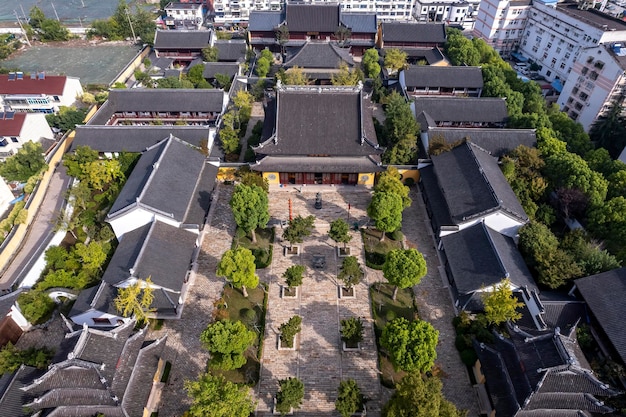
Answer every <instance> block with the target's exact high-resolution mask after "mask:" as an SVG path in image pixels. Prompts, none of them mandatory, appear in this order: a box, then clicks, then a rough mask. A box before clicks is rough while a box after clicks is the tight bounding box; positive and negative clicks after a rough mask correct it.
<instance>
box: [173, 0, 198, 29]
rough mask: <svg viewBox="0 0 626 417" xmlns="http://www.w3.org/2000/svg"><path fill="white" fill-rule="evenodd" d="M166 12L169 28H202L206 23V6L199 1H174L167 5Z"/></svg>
mask: <svg viewBox="0 0 626 417" xmlns="http://www.w3.org/2000/svg"><path fill="white" fill-rule="evenodd" d="M165 13H166V14H167V17H166V18H165V25H166V26H167V27H168V28H169V29H200V28H201V27H202V23H204V6H203V5H202V4H199V3H182V2H177V1H173V2H170V3H169V4H168V5H167V6H165Z"/></svg>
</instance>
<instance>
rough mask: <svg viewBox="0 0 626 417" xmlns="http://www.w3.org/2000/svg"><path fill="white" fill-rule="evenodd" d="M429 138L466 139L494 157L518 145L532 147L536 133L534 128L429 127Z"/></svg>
mask: <svg viewBox="0 0 626 417" xmlns="http://www.w3.org/2000/svg"><path fill="white" fill-rule="evenodd" d="M428 136H429V140H430V141H431V143H432V140H433V139H435V138H442V139H444V140H445V142H446V143H455V142H458V141H462V140H468V141H470V142H472V143H473V144H475V145H478V146H480V147H481V148H483V149H484V150H486V151H487V152H489V153H490V154H491V155H493V156H495V157H498V158H499V157H502V156H504V155H506V154H508V153H510V152H511V151H513V150H514V149H515V148H517V147H518V146H520V145H523V146H527V147H529V148H534V147H536V146H537V135H536V132H535V130H534V129H498V128H466V129H465V128H454V127H436V126H434V127H429V128H428Z"/></svg>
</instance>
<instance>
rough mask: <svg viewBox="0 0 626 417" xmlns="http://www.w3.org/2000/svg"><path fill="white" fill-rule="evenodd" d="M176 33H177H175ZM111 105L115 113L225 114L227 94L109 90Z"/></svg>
mask: <svg viewBox="0 0 626 417" xmlns="http://www.w3.org/2000/svg"><path fill="white" fill-rule="evenodd" d="M172 32H174V31H172ZM107 103H109V105H110V106H111V107H112V108H111V110H112V112H113V113H115V112H122V111H127V112H133V111H135V112H139V111H153V112H221V111H222V107H223V103H224V91H223V90H219V89H193V88H192V89H185V88H179V89H169V88H128V89H112V90H110V91H109V99H108V100H107Z"/></svg>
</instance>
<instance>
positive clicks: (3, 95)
mask: <svg viewBox="0 0 626 417" xmlns="http://www.w3.org/2000/svg"><path fill="white" fill-rule="evenodd" d="M82 94H83V87H82V86H81V85H80V80H79V79H78V78H74V77H66V76H61V75H55V76H50V75H46V73H45V72H39V73H36V72H35V73H31V74H29V75H27V74H24V73H22V72H11V73H9V74H7V75H0V105H1V106H4V108H5V109H6V108H7V107H8V108H9V109H10V110H12V111H15V112H29V113H33V112H36V113H54V112H56V111H58V110H59V107H60V106H71V105H73V104H74V103H75V102H76V98H77V97H80V96H81V95H82Z"/></svg>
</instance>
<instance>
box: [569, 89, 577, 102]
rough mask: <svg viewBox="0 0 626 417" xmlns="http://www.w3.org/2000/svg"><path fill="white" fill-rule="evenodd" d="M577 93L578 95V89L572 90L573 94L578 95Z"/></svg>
mask: <svg viewBox="0 0 626 417" xmlns="http://www.w3.org/2000/svg"><path fill="white" fill-rule="evenodd" d="M576 93H578V87H574V88H572V94H576ZM570 100H571V98H570Z"/></svg>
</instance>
